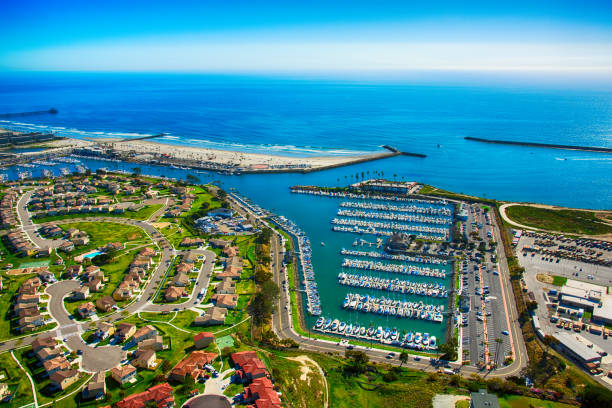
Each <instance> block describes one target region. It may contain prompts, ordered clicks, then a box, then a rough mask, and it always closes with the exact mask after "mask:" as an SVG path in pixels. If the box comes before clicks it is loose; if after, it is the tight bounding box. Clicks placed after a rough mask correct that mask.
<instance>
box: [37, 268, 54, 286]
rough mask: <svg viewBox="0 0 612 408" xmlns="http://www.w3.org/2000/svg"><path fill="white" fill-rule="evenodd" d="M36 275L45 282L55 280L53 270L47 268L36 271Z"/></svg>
mask: <svg viewBox="0 0 612 408" xmlns="http://www.w3.org/2000/svg"><path fill="white" fill-rule="evenodd" d="M38 277H39V278H40V279H41V280H42V281H43V282H47V283H53V282H55V281H56V280H57V279H55V275H54V274H53V272H51V271H49V270H48V269H44V270H41V271H40V272H38Z"/></svg>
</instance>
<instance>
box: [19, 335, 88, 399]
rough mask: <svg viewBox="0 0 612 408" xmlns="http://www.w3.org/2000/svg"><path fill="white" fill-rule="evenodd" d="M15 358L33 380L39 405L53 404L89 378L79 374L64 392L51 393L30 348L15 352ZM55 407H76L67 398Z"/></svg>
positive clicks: (47, 379) (46, 379)
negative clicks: (76, 379)
mask: <svg viewBox="0 0 612 408" xmlns="http://www.w3.org/2000/svg"><path fill="white" fill-rule="evenodd" d="M15 356H16V357H17V359H19V361H20V362H21V364H22V365H23V366H24V367H25V368H26V370H28V371H29V373H30V375H31V376H32V378H33V379H34V384H35V387H36V395H37V398H38V403H39V404H45V403H47V402H54V401H55V400H57V399H58V398H61V397H62V396H65V395H68V394H70V393H72V392H73V391H75V390H77V389H78V388H80V387H81V386H82V385H83V384H84V383H85V382H86V381H87V380H88V379H89V378H90V376H91V375H90V374H86V373H81V377H80V378H79V380H78V381H77V382H75V383H74V384H72V385H71V386H69V387H68V388H67V389H66V390H64V391H61V392H52V391H50V388H49V386H50V381H49V378H48V377H45V376H44V371H45V369H44V368H43V367H42V366H39V365H38V360H37V359H36V357H34V356H33V353H32V348H31V347H26V348H22V349H18V350H15ZM55 406H57V407H61V408H72V407H76V401H75V400H74V398H71V397H68V398H65V399H63V400H62V401H60V402H57V403H56V404H55Z"/></svg>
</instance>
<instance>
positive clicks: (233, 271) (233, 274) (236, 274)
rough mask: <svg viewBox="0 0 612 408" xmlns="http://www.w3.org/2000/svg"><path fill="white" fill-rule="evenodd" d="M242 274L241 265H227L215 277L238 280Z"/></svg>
mask: <svg viewBox="0 0 612 408" xmlns="http://www.w3.org/2000/svg"><path fill="white" fill-rule="evenodd" d="M241 275H242V267H241V266H228V267H226V268H225V269H224V270H223V272H221V273H218V274H217V278H219V279H225V278H230V279H233V280H240V277H241Z"/></svg>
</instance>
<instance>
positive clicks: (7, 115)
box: [0, 108, 58, 119]
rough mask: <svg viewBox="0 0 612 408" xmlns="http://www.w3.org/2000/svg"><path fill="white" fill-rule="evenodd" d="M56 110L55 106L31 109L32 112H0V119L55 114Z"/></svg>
mask: <svg viewBox="0 0 612 408" xmlns="http://www.w3.org/2000/svg"><path fill="white" fill-rule="evenodd" d="M57 113H58V110H57V109H55V108H51V109H47V110H40V111H32V112H14V113H0V118H1V119H8V118H18V117H22V116H34V115H56V114H57Z"/></svg>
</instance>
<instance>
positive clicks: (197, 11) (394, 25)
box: [0, 0, 612, 77]
mask: <svg viewBox="0 0 612 408" xmlns="http://www.w3.org/2000/svg"><path fill="white" fill-rule="evenodd" d="M293 3H294V4H293ZM411 3H415V4H411ZM2 14H3V17H2V21H3V23H2V25H0V38H2V40H3V41H2V46H0V69H1V70H12V71H21V70H42V71H45V70H50V71H188V72H197V71H204V72H240V73H250V72H255V73H259V72H282V73H324V72H330V73H338V72H340V73H342V72H375V73H381V72H382V73H385V72H393V73H403V72H410V71H493V72H507V71H510V72H518V73H545V74H548V73H551V72H554V73H558V74H571V75H575V74H578V75H584V74H585V73H588V74H589V75H594V76H602V77H609V76H610V75H612V1H562V0H557V1H546V0H540V1H522V0H516V1H510V2H504V1H481V0H474V1H465V0H464V1H456V2H455V1H453V2H451V1H444V0H438V1H418V2H415V1H409V0H404V1H369V2H362V1H358V0H354V1H343V0H336V1H333V0H332V1H330V0H327V1H316V0H315V1H301V2H289V1H257V0H251V1H231V0H226V1H205V0H201V1H180V0H175V1H169V0H166V1H157V0H149V1H140V0H124V1H115V0H106V1H103V2H102V1H101V2H98V1H61V0H59V1H53V2H50V1H28V0H24V1H16V0H5V1H4V2H3V7H2Z"/></svg>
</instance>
